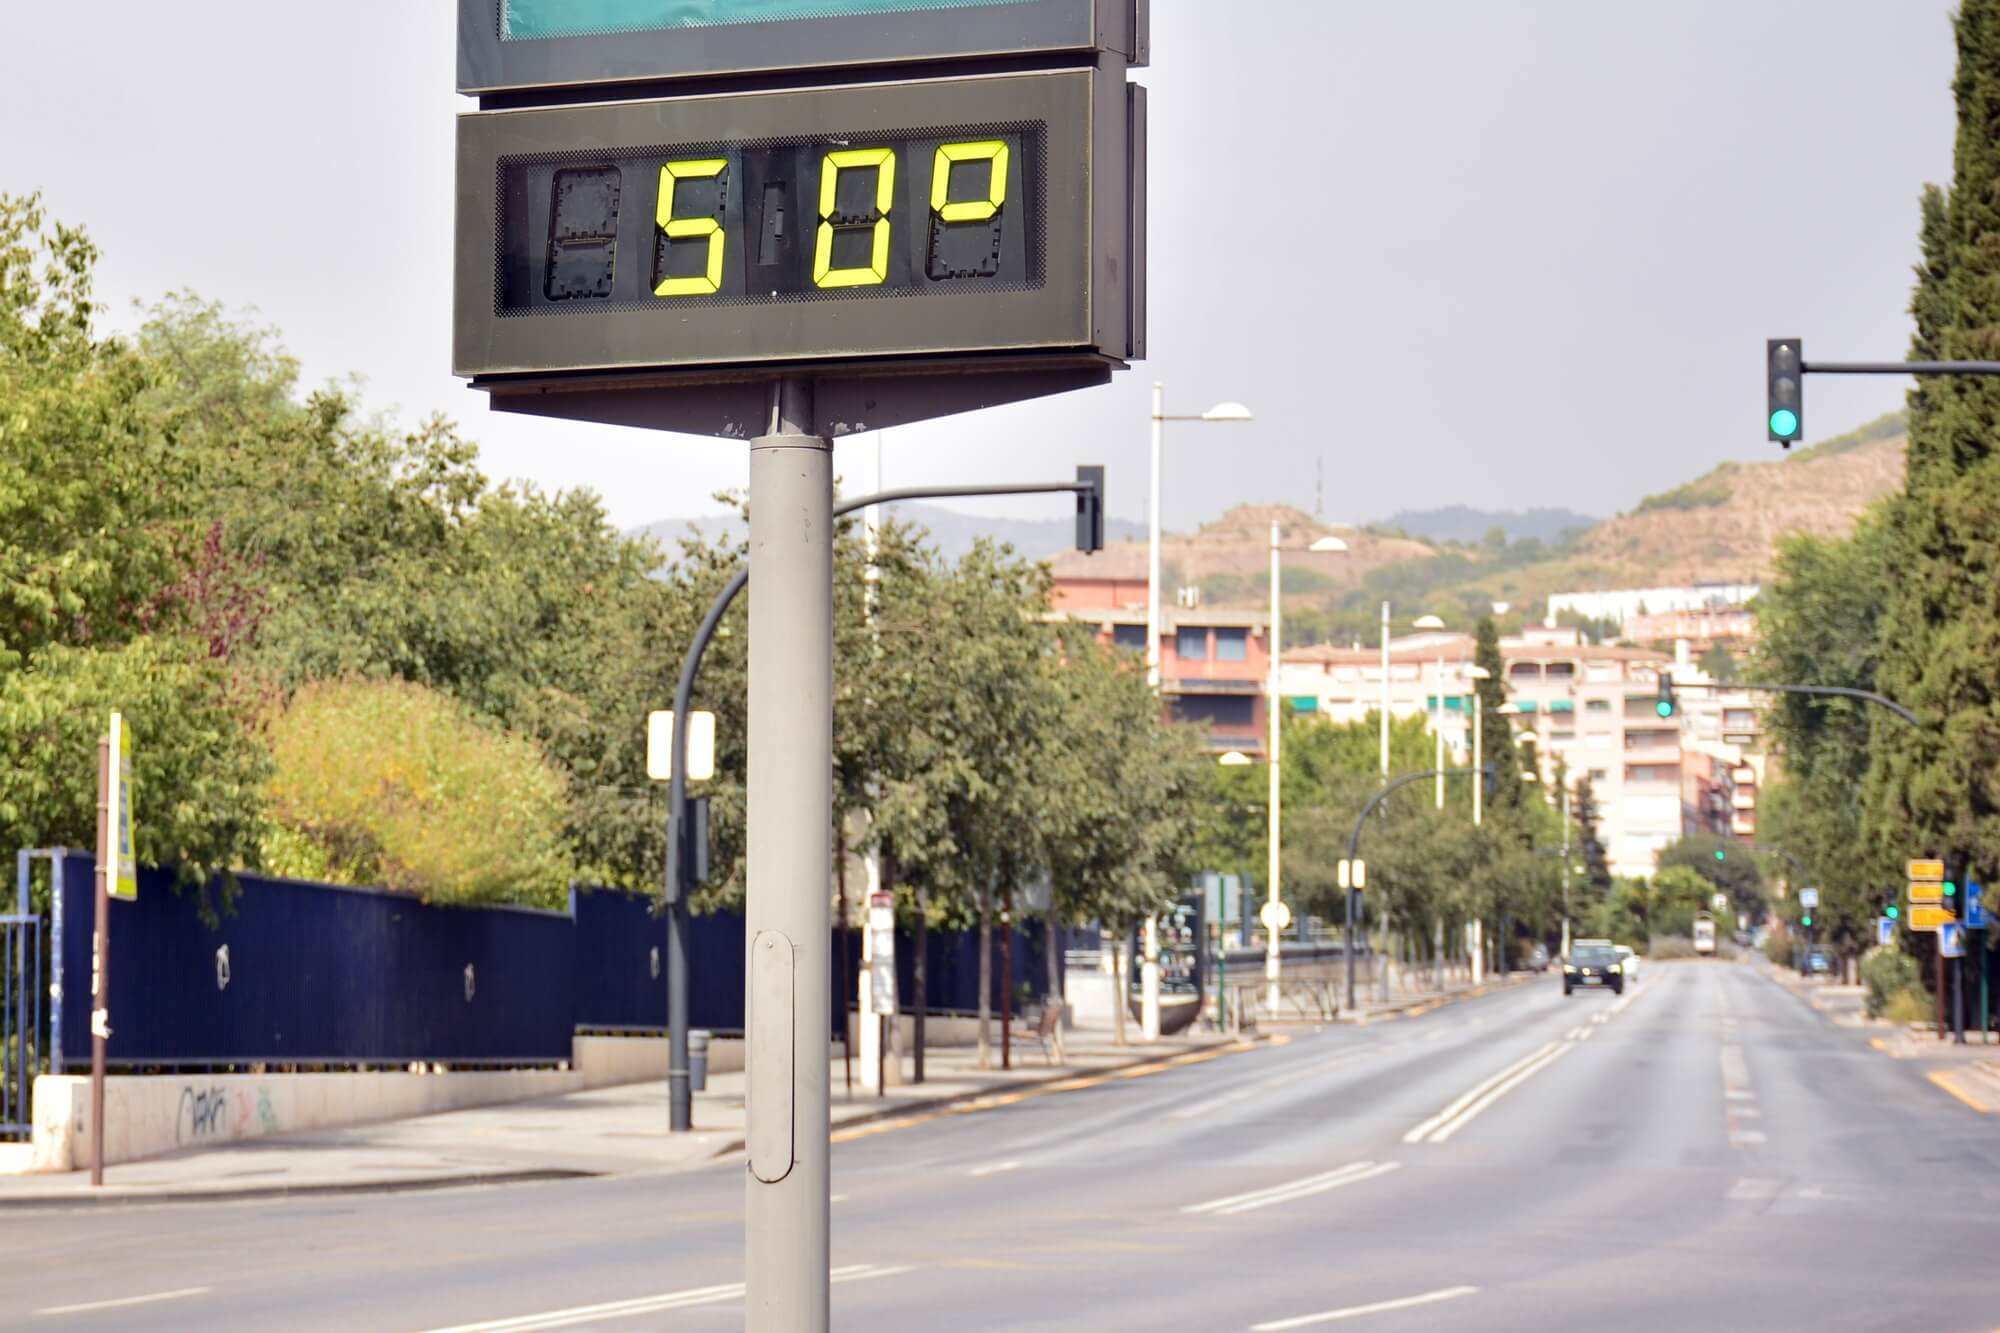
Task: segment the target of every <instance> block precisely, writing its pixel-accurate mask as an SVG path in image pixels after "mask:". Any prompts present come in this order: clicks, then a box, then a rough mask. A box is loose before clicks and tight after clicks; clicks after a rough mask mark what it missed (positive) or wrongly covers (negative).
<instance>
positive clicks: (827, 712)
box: [744, 380, 833, 1333]
mask: <svg viewBox="0 0 2000 1333" xmlns="http://www.w3.org/2000/svg"><path fill="white" fill-rule="evenodd" d="M812 426H813V407H812V389H811V386H810V385H809V384H807V383H806V382H804V381H800V380H786V381H784V382H783V383H782V384H780V385H778V386H775V387H774V389H773V392H772V398H771V410H770V417H769V425H768V427H767V430H766V433H765V434H764V435H762V436H760V437H758V438H757V439H755V440H753V441H751V444H750V568H751V572H752V574H753V575H754V576H755V578H756V582H757V596H756V598H755V599H754V600H753V601H752V602H751V604H750V691H749V693H750V715H749V718H750V720H749V727H750V735H749V761H750V762H749V796H748V830H747V832H748V845H749V885H748V892H747V895H746V899H747V901H746V915H747V917H748V926H749V950H750V956H749V960H748V968H747V984H746V989H747V991H748V994H747V996H746V1000H747V1022H748V1026H749V1050H748V1066H749V1067H748V1085H749V1086H748V1102H749V1106H748V1112H749V1130H748V1134H747V1144H748V1149H749V1171H748V1173H747V1175H746V1177H745V1182H746V1191H747V1198H746V1200H745V1208H744V1242H745V1244H744V1251H745V1253H744V1280H745V1283H746V1285H747V1288H748V1314H747V1318H746V1320H745V1327H746V1329H748V1330H749V1333H826V1330H827V1327H828V1304H829V1302H828V1281H829V1278H828V1263H829V1255H830V1231H831V1225H830V1219H829V1200H828V1186H829V1181H830V1176H829V1172H828V1165H829V1149H830V1145H829V1141H828V1130H829V1122H828V1108H827V1101H828V1078H829V1075H830V1073H831V1070H830V1067H829V1066H830V1054H829V1053H830V1051H831V1047H832V1042H831V1033H832V1031H833V1018H832V985H833V978H832V959H831V957H830V953H831V950H830V948H829V944H830V941H831V938H832V930H833V911H832V902H831V896H830V895H831V888H830V885H831V884H832V880H833V864H832V848H831V847H830V846H829V845H828V839H827V837H826V820H827V812H828V810H830V809H831V808H832V804H833V446H832V442H831V441H829V440H827V439H825V438H824V437H821V436H816V435H814V434H813V433H812Z"/></svg>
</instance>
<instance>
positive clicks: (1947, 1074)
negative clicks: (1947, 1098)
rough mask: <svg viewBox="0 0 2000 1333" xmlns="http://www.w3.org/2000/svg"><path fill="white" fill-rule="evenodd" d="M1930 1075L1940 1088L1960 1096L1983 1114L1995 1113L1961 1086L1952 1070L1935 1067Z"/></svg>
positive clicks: (1931, 1079) (1960, 1098)
mask: <svg viewBox="0 0 2000 1333" xmlns="http://www.w3.org/2000/svg"><path fill="white" fill-rule="evenodd" d="M1929 1077H1930V1081H1931V1082H1933V1083H1935V1084H1937V1085H1938V1086H1939V1087H1940V1088H1943V1089H1944V1090H1945V1091H1946V1092H1948V1093H1950V1094H1951V1095H1952V1096H1954V1097H1956V1098H1958V1099H1959V1100H1960V1101H1962V1102H1964V1103H1965V1104H1966V1105H1967V1106H1970V1107H1971V1108H1972V1109H1973V1110H1975V1111H1977V1112H1979V1113H1980V1114H1981V1115H1991V1114H1993V1108H1992V1107H1991V1106H1989V1105H1988V1104H1987V1103H1985V1102H1983V1101H1981V1100H1980V1099H1979V1098H1977V1097H1975V1096H1973V1095H1972V1094H1971V1093H1969V1092H1967V1091H1966V1090H1965V1089H1964V1088H1963V1087H1961V1086H1960V1085H1959V1083H1958V1080H1957V1079H1956V1078H1954V1077H1953V1075H1952V1072H1951V1071H1949V1070H1944V1069H1934V1070H1932V1071H1931V1072H1930V1075H1929Z"/></svg>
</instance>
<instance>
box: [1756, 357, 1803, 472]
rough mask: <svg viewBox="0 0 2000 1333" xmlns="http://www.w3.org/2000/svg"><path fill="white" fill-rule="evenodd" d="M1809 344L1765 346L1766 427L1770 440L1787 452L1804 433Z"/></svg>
mask: <svg viewBox="0 0 2000 1333" xmlns="http://www.w3.org/2000/svg"><path fill="white" fill-rule="evenodd" d="M1805 355H1806V349H1805V342H1804V341H1803V340H1802V339H1799V338H1771V339H1768V340H1767V341H1766V342H1765V343H1764V371H1765V381H1766V384H1765V395H1764V401H1765V412H1766V420H1765V426H1766V428H1767V429H1768V430H1769V431H1770V438H1771V439H1772V440H1774V441H1776V442H1777V443H1779V444H1782V445H1784V446H1785V447H1786V448H1787V449H1789V448H1791V447H1792V444H1793V442H1794V441H1796V440H1797V439H1798V438H1799V436H1800V435H1801V434H1802V433H1804V431H1805V428H1806V421H1805V412H1806V408H1805V392H1804V390H1803V388H1802V386H1803V384H1804V383H1805Z"/></svg>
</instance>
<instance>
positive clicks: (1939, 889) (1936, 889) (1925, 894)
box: [1910, 880, 1944, 903]
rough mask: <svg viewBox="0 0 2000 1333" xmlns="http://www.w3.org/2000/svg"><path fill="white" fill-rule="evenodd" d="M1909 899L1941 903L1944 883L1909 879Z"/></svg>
mask: <svg viewBox="0 0 2000 1333" xmlns="http://www.w3.org/2000/svg"><path fill="white" fill-rule="evenodd" d="M1910 901H1911V902H1913V903H1941V902H1943V901H1944V885H1942V884H1924V883H1921V882H1919V881H1917V880H1911V881H1910Z"/></svg>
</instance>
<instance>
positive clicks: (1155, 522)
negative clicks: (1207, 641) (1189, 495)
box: [1146, 380, 1253, 690]
mask: <svg viewBox="0 0 2000 1333" xmlns="http://www.w3.org/2000/svg"><path fill="white" fill-rule="evenodd" d="M1252 419H1253V418H1252V417H1251V415H1250V409H1249V408H1247V407H1245V406H1243V404H1241V403H1238V402H1221V403H1217V404H1216V405H1215V406H1214V407H1211V408H1209V409H1208V411H1206V412H1203V413H1201V414H1200V415H1199V416H1179V417H1172V416H1168V415H1167V390H1166V386H1165V385H1163V384H1161V383H1160V382H1159V381H1158V380H1155V381H1154V382H1153V471H1152V479H1151V482H1150V483H1149V490H1150V492H1151V494H1150V499H1149V506H1148V509H1149V513H1148V520H1147V537H1146V683H1147V684H1148V685H1150V686H1152V687H1153V688H1154V689H1155V690H1157V689H1159V688H1160V434H1161V431H1162V428H1163V427H1164V426H1165V425H1166V423H1167V422H1169V421H1237V422H1241V421H1250V420H1252Z"/></svg>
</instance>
